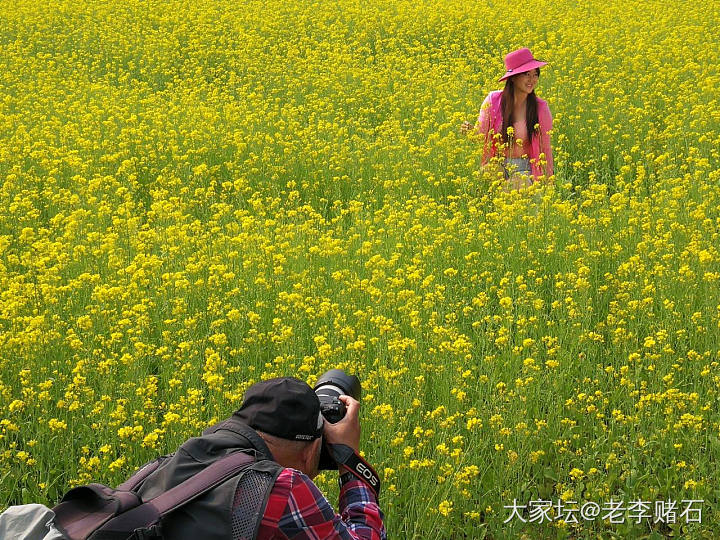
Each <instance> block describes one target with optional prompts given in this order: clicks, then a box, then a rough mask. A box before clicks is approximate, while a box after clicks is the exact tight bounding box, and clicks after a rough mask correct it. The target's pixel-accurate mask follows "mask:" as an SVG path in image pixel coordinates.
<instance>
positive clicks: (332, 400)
mask: <svg viewBox="0 0 720 540" xmlns="http://www.w3.org/2000/svg"><path fill="white" fill-rule="evenodd" d="M313 390H315V393H316V394H317V397H318V399H319V400H320V412H321V413H322V415H323V417H324V418H325V420H327V421H328V422H330V423H331V424H335V423H337V422H339V421H340V420H342V419H343V418H344V417H345V413H346V412H347V410H346V407H345V404H344V403H343V402H342V401H340V399H339V396H342V395H346V396H351V397H353V398H355V399H356V400H358V401H360V398H361V396H362V387H361V386H360V379H358V378H357V377H356V376H355V375H348V374H347V373H345V372H344V371H343V370H342V369H331V370H330V371H326V372H325V373H323V374H322V375H320V377H319V378H318V380H317V383H316V384H315V387H314V388H313ZM335 468H337V463H336V462H335V460H334V459H333V458H332V457H331V456H330V452H328V449H327V446H326V445H325V444H323V447H322V451H321V452H320V465H319V469H320V470H330V469H335Z"/></svg>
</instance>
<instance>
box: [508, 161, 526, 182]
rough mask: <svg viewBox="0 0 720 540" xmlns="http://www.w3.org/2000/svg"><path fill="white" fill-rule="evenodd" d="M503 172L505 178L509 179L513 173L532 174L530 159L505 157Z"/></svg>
mask: <svg viewBox="0 0 720 540" xmlns="http://www.w3.org/2000/svg"><path fill="white" fill-rule="evenodd" d="M503 170H504V172H505V180H509V179H510V176H511V175H513V174H524V175H526V176H530V175H532V172H531V170H530V160H529V159H528V158H507V159H505V163H504V164H503Z"/></svg>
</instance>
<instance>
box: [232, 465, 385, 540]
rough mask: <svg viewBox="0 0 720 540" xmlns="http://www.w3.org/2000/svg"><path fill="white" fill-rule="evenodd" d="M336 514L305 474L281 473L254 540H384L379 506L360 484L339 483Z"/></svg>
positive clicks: (288, 470) (372, 495) (352, 482)
mask: <svg viewBox="0 0 720 540" xmlns="http://www.w3.org/2000/svg"><path fill="white" fill-rule="evenodd" d="M340 511H341V514H336V513H335V511H334V510H333V508H332V506H331V505H330V503H329V502H328V500H327V499H326V498H325V496H324V495H323V494H322V493H321V492H320V490H319V489H318V488H317V486H316V485H315V484H313V482H312V480H310V478H308V477H307V476H306V475H305V474H303V473H301V472H300V471H296V470H295V469H283V471H282V472H281V473H280V476H278V478H277V480H276V481H275V485H274V486H273V488H272V491H271V492H270V498H269V499H268V503H267V506H266V507H265V513H264V515H263V518H262V522H261V523H260V530H259V531H258V535H257V540H282V539H289V538H293V539H310V540H325V539H328V540H330V539H336V540H360V539H362V540H386V538H387V536H386V533H385V526H384V525H383V514H382V511H381V510H380V506H378V502H377V499H376V498H375V495H374V494H373V492H372V491H370V489H369V488H368V487H367V486H366V485H365V484H364V483H363V482H362V481H360V480H357V479H355V478H351V479H348V480H346V481H345V482H343V484H342V486H341V487H340ZM233 540H239V539H237V538H233Z"/></svg>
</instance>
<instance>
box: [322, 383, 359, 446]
mask: <svg viewBox="0 0 720 540" xmlns="http://www.w3.org/2000/svg"><path fill="white" fill-rule="evenodd" d="M338 399H339V400H340V401H342V402H343V403H344V404H345V407H346V409H347V410H346V412H345V417H344V418H343V419H342V420H340V421H339V422H338V423H336V424H331V423H330V422H327V421H326V422H325V430H324V432H323V435H324V436H325V441H327V442H328V443H329V444H344V445H346V446H349V447H350V448H352V449H353V450H354V451H355V452H356V453H357V452H359V451H360V403H359V402H358V401H357V400H356V399H353V398H352V397H350V396H339V397H338Z"/></svg>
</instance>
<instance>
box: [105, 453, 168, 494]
mask: <svg viewBox="0 0 720 540" xmlns="http://www.w3.org/2000/svg"><path fill="white" fill-rule="evenodd" d="M169 457H170V456H161V457H159V458H157V459H154V460H152V461H150V462H148V463H146V464H145V465H143V466H142V467H140V468H139V469H138V470H137V471H135V472H134V473H133V475H132V476H131V477H130V478H128V479H127V480H125V481H124V482H123V483H122V484H120V485H119V486H118V487H116V488H115V489H117V490H118V491H132V490H134V489H135V488H136V487H138V486H139V485H140V484H141V483H142V481H143V480H145V479H146V478H147V477H148V476H150V475H151V474H152V473H154V472H155V471H156V470H157V468H158V467H159V466H160V465H162V463H163V462H164V461H165V460H166V459H168V458H169Z"/></svg>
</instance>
